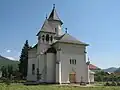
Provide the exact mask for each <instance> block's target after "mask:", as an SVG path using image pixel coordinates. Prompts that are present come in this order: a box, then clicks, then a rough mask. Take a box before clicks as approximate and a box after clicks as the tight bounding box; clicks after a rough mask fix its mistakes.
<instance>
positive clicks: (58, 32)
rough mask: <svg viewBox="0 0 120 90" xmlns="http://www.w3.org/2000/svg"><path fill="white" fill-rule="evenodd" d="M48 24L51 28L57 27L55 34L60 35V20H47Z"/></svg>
mask: <svg viewBox="0 0 120 90" xmlns="http://www.w3.org/2000/svg"><path fill="white" fill-rule="evenodd" d="M49 24H50V26H51V27H52V29H54V30H55V28H57V32H56V35H62V34H63V32H62V26H61V24H60V22H58V21H49Z"/></svg>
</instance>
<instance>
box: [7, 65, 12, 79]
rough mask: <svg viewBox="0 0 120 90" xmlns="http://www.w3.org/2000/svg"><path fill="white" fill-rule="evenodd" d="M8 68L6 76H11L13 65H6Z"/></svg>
mask: <svg viewBox="0 0 120 90" xmlns="http://www.w3.org/2000/svg"><path fill="white" fill-rule="evenodd" d="M7 68H8V69H7V70H8V78H9V79H10V78H11V75H12V74H13V66H12V65H8V67H7Z"/></svg>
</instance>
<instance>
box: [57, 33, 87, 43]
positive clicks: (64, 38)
mask: <svg viewBox="0 0 120 90" xmlns="http://www.w3.org/2000/svg"><path fill="white" fill-rule="evenodd" d="M57 42H63V43H72V44H81V45H88V44H86V43H83V42H81V41H79V40H77V39H76V38H75V37H73V36H71V35H70V34H68V33H65V34H64V35H62V36H61V37H60V39H59V40H58V41H57Z"/></svg>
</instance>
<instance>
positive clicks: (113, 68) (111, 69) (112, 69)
mask: <svg viewBox="0 0 120 90" xmlns="http://www.w3.org/2000/svg"><path fill="white" fill-rule="evenodd" d="M117 69H118V68H115V67H110V68H107V69H103V71H104V72H111V73H113V72H115V71H116V70H117Z"/></svg>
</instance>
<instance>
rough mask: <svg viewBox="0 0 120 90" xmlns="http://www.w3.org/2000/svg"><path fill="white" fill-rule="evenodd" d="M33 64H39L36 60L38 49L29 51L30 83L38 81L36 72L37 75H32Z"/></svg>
mask: <svg viewBox="0 0 120 90" xmlns="http://www.w3.org/2000/svg"><path fill="white" fill-rule="evenodd" d="M32 64H35V68H36V64H37V60H36V48H34V49H32V50H29V52H28V72H27V80H28V81H36V71H35V74H34V75H33V74H32Z"/></svg>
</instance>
